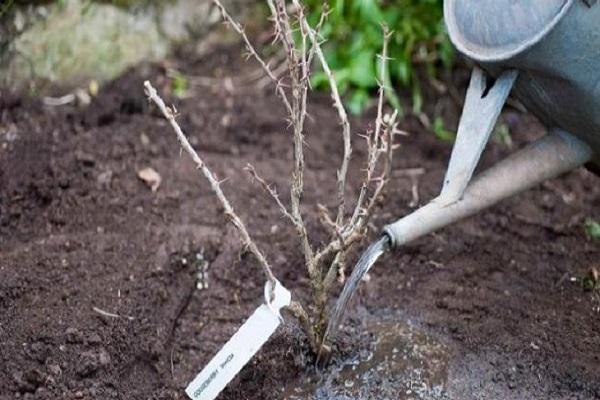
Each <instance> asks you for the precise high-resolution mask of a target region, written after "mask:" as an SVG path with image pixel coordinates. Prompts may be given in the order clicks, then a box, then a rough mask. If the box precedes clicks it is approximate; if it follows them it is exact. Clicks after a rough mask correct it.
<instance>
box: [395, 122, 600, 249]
mask: <svg viewBox="0 0 600 400" xmlns="http://www.w3.org/2000/svg"><path fill="white" fill-rule="evenodd" d="M592 157H593V151H592V149H591V148H590V147H589V146H588V145H587V144H586V143H584V142H583V141H581V140H579V139H578V138H577V137H575V136H572V135H571V134H569V133H566V132H564V131H561V130H558V129H556V130H553V131H552V132H550V133H549V134H548V135H546V136H544V137H542V138H540V139H538V140H537V141H535V142H533V143H531V144H530V145H528V146H527V147H525V148H523V149H522V150H520V151H518V152H516V153H514V154H512V155H511V156H509V157H508V158H506V159H505V160H503V161H501V162H500V163H498V164H496V165H495V166H493V167H492V168H490V169H489V170H487V171H485V172H483V173H482V174H481V175H479V176H477V177H476V178H474V179H473V181H472V182H471V183H470V184H469V185H468V186H467V187H466V189H465V191H464V193H463V194H462V197H461V198H460V200H458V201H455V202H453V203H451V204H447V203H446V202H445V200H444V199H443V198H440V197H438V198H436V199H434V200H433V201H431V202H430V203H429V204H427V205H426V206H424V207H422V208H420V209H418V210H417V211H415V212H414V213H412V214H410V215H408V216H406V217H404V218H401V219H400V220H398V221H396V222H395V223H393V224H391V225H388V226H386V227H385V228H384V232H385V233H386V234H387V235H388V236H389V238H390V242H391V244H392V247H397V246H401V245H403V244H405V243H408V242H410V241H412V240H414V239H417V238H419V237H421V236H423V235H426V234H428V233H431V232H434V231H436V230H437V229H440V228H443V227H445V226H447V225H450V224H452V223H454V222H456V221H459V220H461V219H463V218H466V217H469V216H471V215H473V214H475V213H477V212H479V211H481V210H484V209H486V208H488V207H490V206H492V205H494V204H496V203H498V202H499V201H501V200H503V199H506V198H508V197H511V196H512V195H514V194H517V193H519V192H522V191H524V190H526V189H529V188H531V187H533V186H535V185H537V184H539V183H541V182H543V181H545V180H547V179H551V178H554V177H557V176H559V175H561V174H563V173H566V172H568V171H571V170H573V169H575V168H577V167H579V166H581V165H583V164H585V163H586V162H588V161H590V160H591V159H592Z"/></svg>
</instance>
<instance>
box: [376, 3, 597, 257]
mask: <svg viewBox="0 0 600 400" xmlns="http://www.w3.org/2000/svg"><path fill="white" fill-rule="evenodd" d="M444 18H445V21H446V25H447V29H448V33H449V35H450V40H451V41H452V43H453V44H454V45H455V46H456V48H457V49H458V51H459V52H461V53H462V54H464V55H465V56H466V57H468V58H469V59H471V60H473V61H474V62H475V64H476V65H477V66H476V67H475V68H474V70H473V73H472V76H471V82H470V84H469V88H468V90H467V95H466V100H465V105H464V109H463V114H462V116H461V119H460V124H459V127H458V132H457V137H456V142H455V145H454V148H453V150H452V156H451V158H450V164H449V166H448V170H447V172H446V176H445V179H444V184H443V188H442V192H441V194H440V195H439V196H438V197H437V198H435V199H434V200H433V201H431V202H430V203H429V204H427V205H426V206H424V207H422V208H420V209H418V210H417V211H415V212H414V213H412V214H410V215H408V216H406V217H404V218H401V219H400V220H398V221H397V222H395V223H393V224H391V225H388V226H386V227H385V228H384V232H385V233H386V235H387V236H388V237H389V240H390V244H391V246H392V247H397V246H400V245H402V244H405V243H407V242H409V241H411V240H414V239H417V238H419V237H421V236H423V235H425V234H428V233H430V232H433V231H435V230H437V229H439V228H442V227H444V226H446V225H449V224H451V223H453V222H456V221H458V220H460V219H462V218H465V217H468V216H470V215H473V214H475V213H477V212H478V211H481V210H483V209H485V208H487V207H489V206H492V205H494V204H496V203H497V202H499V201H500V200H503V199H505V198H507V197H510V196H512V195H514V194H516V193H519V192H521V191H523V190H526V189H528V188H530V187H532V186H535V185H537V184H539V183H541V182H543V181H545V180H547V179H551V178H554V177H556V176H559V175H561V174H563V173H565V172H567V171H570V170H572V169H575V168H577V167H579V166H581V165H584V164H586V163H589V164H590V166H592V167H593V165H592V164H595V166H598V165H600V4H596V0H445V1H444ZM511 89H512V91H513V94H514V95H515V96H516V97H517V98H518V99H519V100H520V101H521V102H522V103H523V104H524V105H525V106H526V107H527V109H528V110H529V111H531V112H532V113H533V114H535V115H536V116H537V117H538V118H539V119H540V120H541V121H542V122H543V123H544V124H546V125H547V127H548V128H549V133H548V135H546V136H544V137H542V138H540V139H538V140H537V141H535V142H534V143H532V144H530V145H528V146H527V147H525V148H523V149H522V150H520V151H518V152H516V153H515V154H512V155H511V156H509V157H508V158H506V159H505V160H503V161H501V162H499V163H498V164H496V165H495V166H493V167H492V168H490V169H489V170H487V171H485V172H483V173H481V174H480V175H479V176H477V177H476V178H474V179H471V178H472V176H473V172H474V170H475V167H476V166H477V163H478V161H479V158H480V156H481V153H482V151H483V149H484V147H485V144H486V143H487V141H488V140H489V138H490V135H491V133H492V130H493V128H494V125H495V123H496V120H497V118H498V116H499V115H500V111H501V109H502V107H503V105H504V103H505V101H506V99H507V97H508V94H509V92H510V91H511Z"/></svg>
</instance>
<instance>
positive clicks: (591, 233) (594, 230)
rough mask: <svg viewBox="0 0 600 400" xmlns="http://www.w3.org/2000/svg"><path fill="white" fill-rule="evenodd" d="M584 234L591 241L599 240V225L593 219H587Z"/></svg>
mask: <svg viewBox="0 0 600 400" xmlns="http://www.w3.org/2000/svg"><path fill="white" fill-rule="evenodd" d="M585 233H586V234H587V235H588V237H589V238H591V239H600V223H598V222H596V221H594V220H593V219H588V220H587V221H586V222H585Z"/></svg>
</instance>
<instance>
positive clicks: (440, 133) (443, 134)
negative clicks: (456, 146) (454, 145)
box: [432, 117, 456, 142]
mask: <svg viewBox="0 0 600 400" xmlns="http://www.w3.org/2000/svg"><path fill="white" fill-rule="evenodd" d="M432 128H433V133H435V136H437V138H438V139H440V140H443V141H444V142H453V141H454V139H455V138H456V133H454V132H452V131H449V130H448V129H446V127H445V126H444V120H443V119H442V118H440V117H437V118H436V119H435V120H434V121H433V126H432Z"/></svg>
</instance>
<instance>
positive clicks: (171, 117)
mask: <svg viewBox="0 0 600 400" xmlns="http://www.w3.org/2000/svg"><path fill="white" fill-rule="evenodd" d="M144 88H145V91H146V95H147V96H148V98H149V99H150V100H151V101H153V102H154V104H156V105H157V106H158V108H159V109H160V111H161V112H162V114H163V116H164V117H165V118H166V119H167V121H169V123H170V124H171V127H172V128H173V130H174V131H175V134H176V135H177V139H178V140H179V143H180V144H181V147H182V148H183V149H184V150H185V151H186V152H187V153H188V154H189V155H190V157H192V160H193V161H194V163H195V164H196V167H197V168H198V169H199V170H200V171H201V172H202V175H204V177H205V178H206V179H207V180H208V183H209V184H210V188H211V189H212V191H213V192H214V193H215V195H216V196H217V199H218V200H219V202H220V203H221V205H222V206H223V208H224V210H225V211H224V214H225V216H226V217H227V218H228V219H229V220H230V221H231V223H232V224H233V225H234V226H235V227H236V229H237V230H238V232H239V233H240V236H241V241H242V244H243V245H244V246H246V247H247V248H248V250H250V252H251V253H252V254H254V256H255V257H256V258H257V260H258V262H259V264H260V266H261V268H262V270H263V272H264V273H265V275H266V277H267V279H268V280H269V281H270V282H271V283H273V284H275V281H276V279H275V275H274V274H273V271H272V270H271V266H270V265H269V262H268V261H267V259H266V258H265V256H264V255H263V253H262V252H261V251H260V249H259V248H258V246H257V245H256V243H255V242H254V240H252V238H251V237H250V234H249V233H248V230H247V229H246V226H245V225H244V223H243V222H242V220H241V219H240V217H239V216H238V215H237V214H236V213H235V211H234V210H233V207H232V206H231V203H229V200H227V197H225V194H224V193H223V191H222V190H221V185H220V183H219V180H218V179H217V178H216V177H215V175H214V174H213V173H212V171H211V170H210V169H209V168H208V167H207V166H206V164H205V163H204V161H202V159H201V158H200V156H199V155H198V153H197V152H196V150H194V148H193V147H192V145H191V144H190V142H189V141H188V140H187V137H186V136H185V134H184V133H183V131H182V130H181V127H180V126H179V124H178V123H177V121H176V120H175V113H174V111H173V110H172V109H171V108H169V107H167V106H166V105H165V102H164V101H163V99H161V98H160V96H159V95H158V92H157V91H156V89H154V87H152V85H151V84H150V82H149V81H145V82H144Z"/></svg>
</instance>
